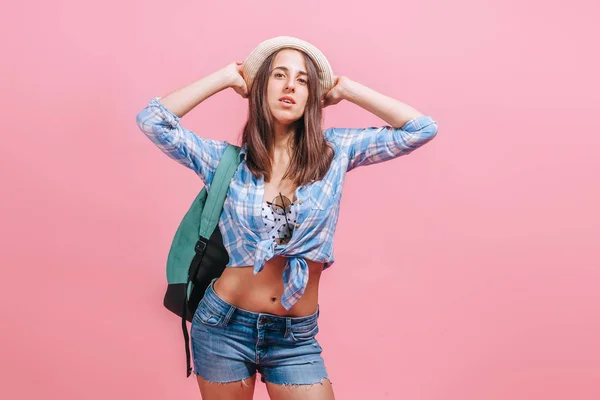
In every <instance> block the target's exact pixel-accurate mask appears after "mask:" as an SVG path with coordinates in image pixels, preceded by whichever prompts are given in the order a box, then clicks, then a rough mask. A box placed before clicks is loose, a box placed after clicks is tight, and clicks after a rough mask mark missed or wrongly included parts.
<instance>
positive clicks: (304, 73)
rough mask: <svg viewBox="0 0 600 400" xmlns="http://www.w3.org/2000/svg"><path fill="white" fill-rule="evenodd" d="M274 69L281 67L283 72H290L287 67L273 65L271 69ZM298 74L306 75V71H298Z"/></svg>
mask: <svg viewBox="0 0 600 400" xmlns="http://www.w3.org/2000/svg"><path fill="white" fill-rule="evenodd" d="M276 69H282V70H284V71H285V72H290V70H289V69H288V67H275V68H273V71H275V70H276ZM298 75H308V74H307V73H306V71H298Z"/></svg>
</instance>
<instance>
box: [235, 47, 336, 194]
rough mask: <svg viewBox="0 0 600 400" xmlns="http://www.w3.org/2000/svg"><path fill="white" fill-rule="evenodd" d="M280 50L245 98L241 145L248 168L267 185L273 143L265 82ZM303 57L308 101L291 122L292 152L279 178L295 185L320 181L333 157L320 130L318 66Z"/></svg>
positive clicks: (258, 75) (264, 66) (274, 54)
mask: <svg viewBox="0 0 600 400" xmlns="http://www.w3.org/2000/svg"><path fill="white" fill-rule="evenodd" d="M281 50H283V49H281ZM281 50H279V51H281ZM279 51H277V52H275V53H273V54H271V55H270V56H269V57H268V58H267V59H266V60H265V62H264V63H263V64H262V65H261V67H260V68H259V70H258V72H257V74H256V77H255V78H254V82H253V84H252V88H251V89H250V94H249V96H248V100H249V101H248V107H249V111H248V120H247V122H246V125H245V126H244V131H243V135H242V144H246V145H247V152H246V163H247V165H248V169H249V170H250V171H251V172H252V173H253V174H254V176H260V175H263V176H264V179H265V181H266V182H268V181H269V180H270V179H271V169H272V163H271V154H273V147H274V144H275V143H274V122H273V115H272V114H271V111H270V109H269V104H268V103H267V83H268V79H269V75H270V72H271V64H272V62H273V60H274V59H275V56H276V55H277V53H279ZM302 55H303V56H304V60H305V62H306V67H307V71H306V72H308V100H307V102H306V108H305V110H304V114H303V115H302V117H300V119H299V120H298V121H296V122H295V123H294V130H295V133H294V137H293V138H290V139H291V140H290V146H292V147H291V148H292V149H294V151H292V152H291V158H290V164H289V166H288V168H287V170H286V171H285V174H284V175H283V178H282V179H285V178H289V179H290V180H291V181H293V182H294V183H295V184H296V185H298V186H301V185H304V184H307V183H309V182H310V181H312V180H316V181H318V180H321V179H323V178H324V177H325V174H326V173H327V170H328V169H329V166H330V164H331V161H332V160H333V155H334V154H333V148H332V147H331V146H330V145H329V144H328V143H327V141H326V140H325V138H324V137H323V130H322V128H321V121H322V118H323V109H322V106H321V101H320V99H321V89H320V85H319V84H318V82H319V75H318V72H317V67H316V66H315V64H314V62H313V61H312V59H311V58H310V57H309V56H308V55H307V54H306V53H304V52H302Z"/></svg>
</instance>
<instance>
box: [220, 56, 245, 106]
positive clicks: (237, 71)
mask: <svg viewBox="0 0 600 400" xmlns="http://www.w3.org/2000/svg"><path fill="white" fill-rule="evenodd" d="M243 64H244V62H243V61H235V62H232V63H231V64H228V65H227V66H226V67H225V68H223V72H224V73H225V75H226V76H227V79H228V81H229V87H230V88H233V90H235V92H236V93H237V94H239V95H240V96H242V97H243V98H245V99H246V98H248V86H247V85H246V81H245V80H244V76H243V74H242V65H243Z"/></svg>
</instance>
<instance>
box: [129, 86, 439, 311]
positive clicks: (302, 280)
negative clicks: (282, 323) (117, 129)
mask: <svg viewBox="0 0 600 400" xmlns="http://www.w3.org/2000/svg"><path fill="white" fill-rule="evenodd" d="M159 99H160V97H155V98H153V99H152V100H151V101H150V102H149V103H148V105H147V106H146V107H145V108H144V109H143V110H142V111H140V112H139V114H138V115H137V118H136V122H137V125H138V127H139V128H140V129H141V130H142V131H143V132H144V133H145V134H146V136H147V137H148V138H149V139H150V140H151V141H152V142H153V143H154V144H156V145H157V146H158V148H160V149H161V150H162V151H163V152H164V153H165V154H167V155H168V156H169V157H171V158H172V159H174V160H175V161H177V162H178V163H180V164H183V165H185V166H186V167H188V168H190V169H192V170H193V171H194V172H195V173H196V174H197V175H198V176H199V177H200V179H202V181H203V182H204V184H205V185H206V187H207V189H210V184H211V181H212V179H213V176H214V174H215V171H216V169H217V165H218V163H219V159H220V158H221V156H222V155H223V152H224V151H225V148H226V147H227V144H228V143H227V142H225V141H221V140H213V139H207V138H203V137H201V136H198V135H196V134H195V133H193V132H192V131H190V130H188V129H186V128H184V127H183V126H182V125H181V124H180V118H179V117H178V116H177V115H175V114H173V113H172V112H171V111H170V110H169V109H167V108H166V107H165V106H164V105H163V104H162V103H160V102H159V101H158V100H159ZM437 130H438V128H437V123H436V122H435V121H434V120H433V119H431V117H427V116H421V117H417V118H414V119H412V120H411V121H409V122H407V123H406V124H405V125H404V126H403V127H402V128H393V127H390V126H381V127H370V128H329V129H326V130H325V131H324V135H325V138H326V140H327V141H328V142H329V143H330V144H331V145H332V147H333V148H334V150H335V156H334V159H333V161H332V163H331V166H330V168H329V170H328V171H327V174H326V175H325V177H324V178H323V179H322V180H320V181H313V182H311V183H310V184H307V185H303V186H299V187H298V188H296V190H295V198H296V199H297V201H296V202H295V203H294V204H293V207H296V210H295V211H296V215H297V220H296V226H295V228H294V232H293V235H292V238H291V239H290V241H289V242H288V243H286V244H277V243H276V242H275V240H276V239H273V238H272V237H271V236H269V231H268V227H266V226H265V224H264V221H263V214H262V207H263V204H264V200H265V199H264V191H265V182H264V177H258V178H257V177H255V176H254V175H253V174H252V173H251V172H250V170H249V169H248V166H247V165H246V162H245V161H244V159H245V155H246V146H245V145H243V146H242V147H241V150H240V158H241V163H240V165H239V167H238V169H237V171H236V173H235V175H234V176H233V179H232V181H231V183H230V185H229V190H228V192H227V198H226V199H225V205H224V208H223V212H222V214H221V218H220V220H219V229H220V231H221V234H222V236H223V244H224V246H225V248H226V249H227V251H228V253H229V263H228V264H227V266H228V267H241V266H253V267H254V274H258V273H259V272H260V271H262V269H263V267H264V264H265V262H266V261H268V260H269V259H271V258H272V257H275V256H284V257H286V258H287V263H286V266H285V268H284V271H283V282H284V292H283V296H282V298H281V304H282V305H283V307H285V309H287V310H289V309H290V308H291V307H292V306H293V305H294V304H295V303H296V302H297V301H298V299H299V298H300V297H301V296H302V294H303V293H304V290H305V288H306V284H307V282H308V273H309V272H308V265H307V263H306V261H305V260H306V259H308V260H313V261H316V262H323V263H325V268H328V267H329V266H331V265H332V264H333V262H334V256H333V235H334V232H335V228H336V224H337V220H338V215H339V209H340V200H341V197H342V188H343V186H344V178H345V175H346V172H347V171H350V170H352V169H354V168H356V167H359V166H365V165H370V164H375V163H379V162H382V161H387V160H391V159H393V158H396V157H399V156H403V155H406V154H409V153H411V152H412V151H413V150H415V149H417V148H419V147H420V146H422V145H424V144H425V143H427V142H429V141H430V140H431V139H433V137H434V136H435V135H436V134H437ZM267 200H269V199H267Z"/></svg>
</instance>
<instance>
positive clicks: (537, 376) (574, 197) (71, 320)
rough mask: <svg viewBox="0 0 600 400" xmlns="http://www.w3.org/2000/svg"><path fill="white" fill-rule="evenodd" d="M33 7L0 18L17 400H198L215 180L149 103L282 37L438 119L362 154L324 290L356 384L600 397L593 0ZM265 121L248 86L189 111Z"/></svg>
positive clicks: (328, 341)
mask: <svg viewBox="0 0 600 400" xmlns="http://www.w3.org/2000/svg"><path fill="white" fill-rule="evenodd" d="M36 3H38V4H37V5H36V6H35V7H33V8H30V6H31V3H27V8H24V7H25V5H23V6H17V5H16V4H17V3H15V2H13V3H11V5H10V7H11V9H10V12H8V13H3V14H4V15H3V16H2V17H0V18H2V21H1V22H2V24H0V33H1V34H2V35H0V36H1V37H2V39H0V40H2V48H3V51H2V53H3V54H2V59H3V62H2V67H1V68H2V74H1V79H0V82H1V85H2V86H1V87H0V89H1V93H2V96H0V102H1V108H0V110H1V112H2V122H3V124H2V125H3V128H4V132H3V135H2V136H3V144H2V146H1V147H0V176H1V177H2V184H1V185H0V187H1V190H2V197H1V198H2V207H1V208H0V210H1V211H0V212H1V215H0V217H1V218H2V219H1V220H2V227H1V231H0V234H1V237H0V239H1V243H2V250H1V259H0V265H1V266H2V272H3V274H2V279H1V280H0V293H1V296H2V299H1V301H0V304H1V307H2V315H1V318H2V329H1V331H0V339H1V340H0V343H1V344H0V354H1V359H2V361H1V363H2V364H1V370H0V374H1V376H2V378H1V379H2V381H3V383H2V384H1V385H0V398H4V399H14V398H20V399H38V398H50V399H58V398H60V399H90V400H95V399H107V398H110V399H145V400H151V399H184V398H189V399H193V398H199V394H198V389H197V386H196V382H195V380H194V379H186V378H185V375H184V371H185V358H184V352H183V340H182V335H181V330H180V327H179V324H178V323H179V321H178V320H177V318H176V317H175V316H173V315H171V314H170V313H169V312H168V311H166V309H164V308H163V306H162V296H163V293H164V289H165V285H166V280H165V271H164V261H165V259H166V255H167V251H168V247H169V245H170V241H171V238H172V235H173V234H174V232H175V229H176V227H177V224H178V222H179V220H180V218H181V217H182V216H183V213H184V212H185V210H186V209H187V207H188V206H189V204H190V202H191V200H192V199H193V197H194V196H195V194H196V193H197V191H198V190H199V189H200V182H199V180H198V179H197V177H196V176H195V175H194V174H193V173H192V172H191V171H189V170H186V169H185V168H184V167H182V166H180V165H178V164H176V163H175V162H173V161H171V160H170V159H168V157H166V156H165V155H163V154H162V153H160V151H159V150H158V149H157V148H155V147H154V145H153V144H152V143H151V142H150V141H149V140H148V139H147V138H145V137H144V135H143V134H142V133H141V132H140V131H139V129H138V128H137V126H136V125H135V116H136V114H137V113H138V112H139V111H140V110H141V109H142V108H143V107H144V106H145V105H146V104H147V102H148V101H149V100H150V99H151V98H152V97H154V96H162V95H165V94H167V93H169V92H170V91H172V90H175V89H177V88H179V87H181V86H183V85H186V84H188V83H191V82H192V81H195V80H197V79H199V78H201V77H202V76H205V75H207V74H209V73H212V72H214V71H216V70H217V69H219V68H221V67H223V66H224V65H226V64H227V63H229V62H232V61H235V60H241V59H243V58H244V57H245V56H246V54H248V53H249V52H250V51H251V50H252V49H253V48H254V46H256V45H257V44H258V43H259V42H260V41H262V40H264V39H266V38H269V37H273V36H278V35H291V36H297V37H301V38H303V39H305V40H308V41H310V42H312V43H313V44H315V45H316V46H318V47H319V48H320V49H321V50H322V51H323V52H324V53H325V54H326V55H327V57H328V58H329V60H330V62H331V64H332V66H333V69H334V72H335V73H336V74H338V75H346V76H349V77H350V78H351V79H354V80H356V81H358V82H361V83H363V84H365V85H367V86H369V87H372V88H373V89H375V90H378V91H381V92H382V93H385V94H388V95H390V96H392V97H395V98H398V99H400V100H401V101H404V102H406V103H408V104H410V105H413V106H414V107H416V108H417V109H419V110H420V111H422V112H423V113H425V114H428V115H431V116H433V117H434V118H435V119H436V120H437V121H438V123H439V126H440V131H439V135H438V137H437V138H436V139H435V140H434V141H433V142H432V143H430V144H428V145H426V146H425V147H424V148H422V149H420V150H417V151H416V152H415V153H413V154H412V155H411V156H408V157H404V158H401V159H398V160H394V161H391V162H389V163H385V164H380V165H376V166H371V167H365V168H362V169H359V170H356V171H353V172H351V173H350V174H349V175H348V180H347V184H346V188H345V193H344V198H343V201H342V211H341V216H340V221H339V226H338V230H337V234H336V246H335V255H336V262H337V264H336V265H335V266H334V267H332V269H330V270H329V271H327V272H326V273H325V274H324V277H323V281H322V291H321V299H320V300H321V307H322V318H321V333H320V334H319V337H318V338H319V340H320V342H321V344H322V345H323V347H324V349H325V350H324V353H323V355H324V357H325V360H326V364H327V367H328V369H329V372H330V376H331V379H332V381H333V383H334V388H335V393H336V397H337V398H339V399H351V400H352V399H365V398H368V399H385V398H390V399H421V400H425V399H427V400H430V399H431V400H432V399H444V400H449V399H452V400H454V399H457V400H458V399H460V400H465V399H487V400H490V399H511V400H521V399H523V400H525V399H527V400H530V399H544V400H552V399H578V400H584V399H598V398H600V346H598V338H599V337H600V292H599V283H600V261H599V257H598V247H599V246H598V244H599V238H600V217H599V213H598V210H597V205H598V204H599V203H600V185H599V184H600V179H599V172H600V168H599V167H600V162H599V161H598V156H597V153H598V150H597V149H598V146H599V145H600V139H599V138H598V132H599V128H600V122H599V121H598V116H599V115H600V113H599V111H600V95H599V94H598V89H599V88H600V85H599V80H598V71H599V70H600V61H599V57H598V53H597V50H593V49H594V48H597V45H598V43H597V39H598V37H600V32H599V30H598V28H597V27H596V26H597V21H596V17H595V16H597V15H598V13H599V12H600V7H599V6H598V3H597V2H593V1H581V0H575V1H571V2H568V4H567V3H564V5H559V3H560V2H546V1H529V2H527V4H523V2H520V1H515V0H513V1H502V2H501V1H495V2H481V1H474V0H472V1H464V0H463V1H455V2H435V1H419V2H410V3H409V2H405V3H398V2H395V1H391V0H390V1H369V2H368V3H356V4H355V5H352V6H351V5H350V4H349V3H348V2H346V1H341V0H337V1H328V2H320V1H319V2H317V1H304V2H291V3H289V2H266V1H265V2H260V1H256V0H254V1H235V2H231V1H229V2H223V3H221V4H219V5H217V4H215V3H216V2H208V1H203V2H174V3H167V2H164V1H163V2H159V1H152V0H149V1H148V0H147V1H143V2H142V1H135V2H134V1H129V2H127V1H119V2H116V1H102V2H94V3H92V2H81V1H72V0H71V1H54V2H41V1H38V2H36ZM20 7H21V8H20ZM245 117H246V101H245V100H243V99H241V98H240V97H239V96H237V95H236V94H235V93H234V92H233V90H227V91H224V92H221V93H219V94H217V95H216V96H214V97H213V98H210V99H209V100H207V101H206V102H205V103H203V104H202V105H201V106H200V107H198V108H197V109H194V110H193V111H192V112H191V113H190V114H188V115H187V116H186V117H184V119H183V123H184V124H185V126H186V127H188V128H190V129H192V130H194V131H196V132H197V133H198V134H200V135H205V136H207V137H212V138H217V139H224V140H229V141H235V140H236V138H237V136H238V133H239V132H240V129H241V127H242V125H243V123H244V119H245ZM380 124H383V122H382V121H381V120H379V119H377V118H376V117H374V116H372V115H370V114H368V113H367V112H366V111H364V110H362V109H360V108H358V107H356V106H354V105H353V104H350V103H342V104H340V105H338V106H334V107H332V108H328V109H326V124H325V125H326V126H370V125H380ZM255 398H256V399H266V398H267V396H266V391H265V389H264V386H263V385H262V384H257V392H256V397H255Z"/></svg>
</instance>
